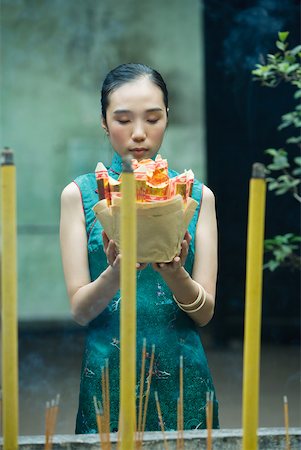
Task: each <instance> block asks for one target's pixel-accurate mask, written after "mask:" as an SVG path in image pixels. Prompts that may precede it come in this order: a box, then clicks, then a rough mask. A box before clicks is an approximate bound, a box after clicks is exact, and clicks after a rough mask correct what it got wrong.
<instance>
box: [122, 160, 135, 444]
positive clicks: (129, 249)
mask: <svg viewBox="0 0 301 450" xmlns="http://www.w3.org/2000/svg"><path fill="white" fill-rule="evenodd" d="M121 195H122V202H121V224H120V253H121V317H120V432H121V434H120V437H121V446H120V450H134V448H135V431H136V394H135V393H136V257H137V256H136V255H137V244H136V239H137V237H136V183H135V178H134V175H133V171H132V167H131V160H129V159H126V158H125V159H124V160H123V172H122V183H121Z"/></svg>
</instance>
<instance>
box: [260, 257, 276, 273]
mask: <svg viewBox="0 0 301 450" xmlns="http://www.w3.org/2000/svg"><path fill="white" fill-rule="evenodd" d="M279 266H280V263H279V262H278V261H275V260H273V259H272V260H271V261H268V262H267V263H266V264H264V266H263V268H264V269H269V270H270V272H274V270H275V269H277V267H279Z"/></svg>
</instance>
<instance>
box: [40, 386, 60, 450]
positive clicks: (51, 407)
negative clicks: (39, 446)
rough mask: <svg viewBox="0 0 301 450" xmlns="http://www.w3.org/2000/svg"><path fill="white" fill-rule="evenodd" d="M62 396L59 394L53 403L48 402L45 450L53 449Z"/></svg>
mask: <svg viewBox="0 0 301 450" xmlns="http://www.w3.org/2000/svg"><path fill="white" fill-rule="evenodd" d="M59 402H60V395H59V394H57V396H56V398H55V399H53V400H51V402H46V408H45V446H44V449H45V450H51V449H52V440H53V435H54V431H55V426H56V420H57V415H58V410H59Z"/></svg>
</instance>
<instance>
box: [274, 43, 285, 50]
mask: <svg viewBox="0 0 301 450" xmlns="http://www.w3.org/2000/svg"><path fill="white" fill-rule="evenodd" d="M276 47H277V48H279V50H282V51H283V52H284V51H285V49H286V44H284V43H283V42H281V41H276Z"/></svg>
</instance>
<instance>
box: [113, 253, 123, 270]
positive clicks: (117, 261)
mask: <svg viewBox="0 0 301 450" xmlns="http://www.w3.org/2000/svg"><path fill="white" fill-rule="evenodd" d="M120 261H121V255H120V254H119V255H117V256H116V258H115V259H114V261H113V263H112V267H113V268H114V269H120Z"/></svg>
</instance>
